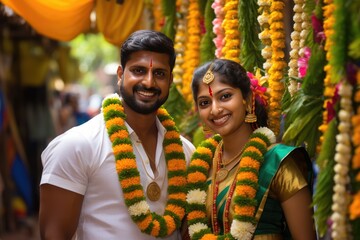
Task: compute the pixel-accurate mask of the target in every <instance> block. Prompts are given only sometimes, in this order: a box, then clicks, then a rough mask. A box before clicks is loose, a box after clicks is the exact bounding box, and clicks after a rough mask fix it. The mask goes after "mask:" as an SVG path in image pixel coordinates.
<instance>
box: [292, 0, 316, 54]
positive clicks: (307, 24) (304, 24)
mask: <svg viewBox="0 0 360 240" xmlns="http://www.w3.org/2000/svg"><path fill="white" fill-rule="evenodd" d="M296 2H297V0H296V1H295V3H296ZM299 2H302V7H301V10H300V12H301V20H302V21H301V32H300V49H299V55H300V57H304V54H305V49H306V45H305V43H306V38H307V36H308V35H309V33H310V31H311V27H312V22H311V18H310V15H309V13H307V12H306V11H305V10H304V9H305V8H306V2H305V1H304V0H299Z"/></svg>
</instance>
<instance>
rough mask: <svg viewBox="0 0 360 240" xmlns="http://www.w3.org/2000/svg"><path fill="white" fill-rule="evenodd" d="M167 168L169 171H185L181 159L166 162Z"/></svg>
mask: <svg viewBox="0 0 360 240" xmlns="http://www.w3.org/2000/svg"><path fill="white" fill-rule="evenodd" d="M168 168H169V171H179V170H182V171H185V170H186V165H184V160H183V159H171V160H169V161H168Z"/></svg>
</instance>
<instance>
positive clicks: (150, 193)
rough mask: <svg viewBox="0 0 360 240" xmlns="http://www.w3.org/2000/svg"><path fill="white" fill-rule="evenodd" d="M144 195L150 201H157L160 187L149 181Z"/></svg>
mask: <svg viewBox="0 0 360 240" xmlns="http://www.w3.org/2000/svg"><path fill="white" fill-rule="evenodd" d="M146 195H147V197H148V198H149V200H150V201H153V202H155V201H157V200H159V199H160V195H161V189H160V187H159V185H158V184H157V183H156V182H151V183H150V184H149V185H148V186H147V188H146Z"/></svg>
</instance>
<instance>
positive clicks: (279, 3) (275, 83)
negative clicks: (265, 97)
mask: <svg viewBox="0 0 360 240" xmlns="http://www.w3.org/2000/svg"><path fill="white" fill-rule="evenodd" d="M284 6H285V3H284V1H283V0H273V1H272V2H271V6H270V12H271V13H270V19H269V22H270V36H271V37H270V38H271V48H272V55H271V66H270V69H269V88H270V91H271V92H270V101H269V127H270V128H271V129H272V130H273V131H274V132H275V134H276V135H278V134H279V132H280V117H281V106H280V104H281V98H282V96H283V93H284V84H283V83H282V82H281V81H282V79H283V77H284V73H283V69H284V68H285V67H286V62H285V61H284V57H285V53H284V48H285V33H284V23H283V19H284V15H283V9H284Z"/></svg>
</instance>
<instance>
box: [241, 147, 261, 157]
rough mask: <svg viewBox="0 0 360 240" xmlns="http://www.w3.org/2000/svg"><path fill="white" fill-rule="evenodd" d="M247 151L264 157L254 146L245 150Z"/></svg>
mask: <svg viewBox="0 0 360 240" xmlns="http://www.w3.org/2000/svg"><path fill="white" fill-rule="evenodd" d="M245 151H246V152H256V153H258V154H260V155H262V153H261V151H260V150H259V149H258V148H256V147H253V146H249V147H247V148H246V149H245Z"/></svg>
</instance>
